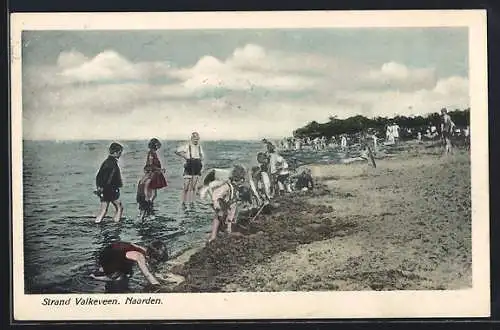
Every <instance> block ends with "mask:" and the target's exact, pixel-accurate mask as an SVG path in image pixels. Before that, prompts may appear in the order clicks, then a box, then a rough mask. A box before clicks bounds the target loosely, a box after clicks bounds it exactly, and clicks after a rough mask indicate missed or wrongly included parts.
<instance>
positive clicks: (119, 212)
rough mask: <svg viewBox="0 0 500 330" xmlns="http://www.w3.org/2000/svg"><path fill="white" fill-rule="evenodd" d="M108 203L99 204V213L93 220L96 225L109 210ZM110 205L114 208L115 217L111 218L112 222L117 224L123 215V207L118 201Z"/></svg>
mask: <svg viewBox="0 0 500 330" xmlns="http://www.w3.org/2000/svg"><path fill="white" fill-rule="evenodd" d="M109 203H110V202H101V207H100V209H99V213H98V214H97V217H96V219H95V222H96V223H100V222H101V221H102V219H103V218H104V217H105V216H106V213H107V212H108V208H109ZM111 204H113V206H114V207H115V215H114V216H113V221H114V222H119V221H120V219H121V217H122V214H123V205H122V203H121V202H120V201H119V200H115V201H112V202H111Z"/></svg>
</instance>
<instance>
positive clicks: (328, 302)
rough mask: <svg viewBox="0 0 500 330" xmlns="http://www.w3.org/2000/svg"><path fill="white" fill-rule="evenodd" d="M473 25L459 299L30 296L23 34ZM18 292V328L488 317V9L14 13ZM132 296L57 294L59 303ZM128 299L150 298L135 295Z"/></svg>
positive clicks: (447, 294)
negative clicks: (49, 302) (464, 284)
mask: <svg viewBox="0 0 500 330" xmlns="http://www.w3.org/2000/svg"><path fill="white" fill-rule="evenodd" d="M443 26H446V27H468V28H469V60H470V63H469V64H470V66H469V68H470V74H469V80H470V104H471V134H472V137H473V138H472V140H471V149H472V151H471V159H472V165H471V171H472V242H473V245H472V257H473V267H472V273H473V288H472V289H470V290H458V291H393V292H286V293H272V294H271V293H229V294H225V293H217V294H213V293H208V294H198V293H191V294H161V295H159V296H160V297H162V300H163V305H151V306H146V307H144V306H140V308H138V307H137V306H134V305H123V304H122V305H119V306H112V305H111V306H106V307H105V306H101V307H79V306H74V305H72V306H67V307H62V308H55V307H45V306H42V305H41V301H42V299H43V298H44V297H49V295H25V294H24V281H23V278H24V275H23V274H24V269H23V264H24V262H23V226H22V223H23V221H22V219H23V211H22V200H23V196H22V170H21V169H22V99H21V90H22V88H21V86H22V81H21V76H22V75H21V47H20V45H21V31H22V30H81V29H86V30H153V29H241V28H246V29H248V28H328V27H330V28H331V27H336V28H354V27H443ZM11 45H12V50H11V58H12V59H11V76H12V80H11V87H12V113H11V114H12V180H13V182H12V184H13V185H12V189H13V191H12V196H13V201H12V202H13V221H12V230H13V271H14V273H13V279H14V283H13V290H14V292H13V293H14V301H13V303H14V306H13V307H14V308H13V309H14V318H15V320H113V321H115V320H140V319H158V320H183V319H258V318H266V319H271V318H273V319H281V318H379V317H390V318H400V317H481V316H489V315H490V294H489V293H490V276H489V275H490V274H489V203H488V201H489V190H488V189H489V185H488V184H489V176H488V107H487V56H486V11H484V10H455V11H363V12H360V11H346V12H328V11H314V12H313V11H303V12H205V13H58V14H53V13H36V14H35V13H26V14H12V15H11ZM89 296H90V297H93V298H104V297H105V298H113V297H118V299H120V300H121V301H124V298H125V297H124V295H109V294H107V295H99V294H95V295H89V294H84V295H50V297H52V298H58V297H60V298H68V297H72V299H73V300H74V298H75V297H89ZM127 296H136V297H141V296H142V297H149V296H155V295H144V294H135V295H127Z"/></svg>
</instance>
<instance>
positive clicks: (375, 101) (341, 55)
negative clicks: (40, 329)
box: [10, 10, 490, 321]
mask: <svg viewBox="0 0 500 330" xmlns="http://www.w3.org/2000/svg"><path fill="white" fill-rule="evenodd" d="M486 40H487V36H486V12H485V11H482V10H453V11H346V12H342V11H337V12H332V11H295V12H203V13H202V12H198V13H194V12H185V13H22V14H21V13H19V14H13V15H11V46H12V49H11V62H10V63H11V96H12V107H11V127H12V131H11V137H12V141H11V142H12V187H13V194H12V196H13V200H12V205H13V216H12V219H11V229H12V252H13V260H12V269H13V274H12V278H13V282H12V292H13V314H14V319H15V320H17V321H29V320H36V321H42V320H53V321H56V320H57V321H61V320H64V321H71V320H80V321H82V320H84V321H91V320H104V321H119V320H166V321H168V320H209V319H218V320H236V319H238V320H241V319H249V320H255V319H316V318H322V319H325V318H330V319H337V318H356V319H357V318H403V317H405V318H412V317H430V318H432V317H480V316H489V315H490V284H489V283H490V278H489V276H490V275H489V273H490V272H489V203H488V201H489V190H488V189H489V188H488V187H489V175H488V171H489V169H488V104H487V93H488V90H487V55H486Z"/></svg>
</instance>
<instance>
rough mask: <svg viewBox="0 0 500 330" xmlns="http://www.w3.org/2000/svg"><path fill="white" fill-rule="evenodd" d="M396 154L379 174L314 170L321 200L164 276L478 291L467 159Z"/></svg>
mask: <svg viewBox="0 0 500 330" xmlns="http://www.w3.org/2000/svg"><path fill="white" fill-rule="evenodd" d="M397 148H398V149H399V151H398V153H395V154H393V155H392V156H391V157H388V158H383V159H378V160H377V167H376V168H373V167H371V166H369V165H368V163H366V162H360V163H354V164H342V165H340V164H338V165H331V164H329V165H318V164H316V165H309V166H308V167H309V168H310V169H311V170H312V174H313V176H314V177H315V180H316V181H317V188H316V189H315V190H314V191H312V192H298V193H294V194H291V195H288V196H286V197H283V198H278V199H275V200H274V201H273V202H275V203H276V204H277V205H275V208H274V209H272V210H268V212H263V214H261V215H260V216H259V217H258V218H257V220H256V221H255V222H253V223H247V222H248V217H240V224H241V225H242V226H244V227H239V228H238V229H237V230H238V231H239V232H240V233H241V235H231V236H229V235H227V234H221V235H220V237H219V239H218V240H216V241H214V242H213V243H211V244H210V245H208V246H204V247H201V248H198V249H192V250H190V251H188V252H187V253H186V254H183V255H181V256H179V257H178V258H176V259H175V260H172V261H170V262H169V263H168V264H167V265H164V266H163V268H162V269H161V270H160V273H161V274H162V278H165V279H166V278H167V277H168V276H170V277H171V278H174V279H173V280H172V282H173V283H172V284H170V285H168V286H166V287H165V288H164V291H166V292H167V291H168V292H231V291H268V292H272V291H312V290H339V291H350V290H401V289H410V290H420V289H422V290H424V289H425V290H429V289H459V288H467V287H471V285H472V272H471V259H472V256H471V208H470V205H471V200H470V161H469V156H468V153H467V152H466V151H464V150H459V151H457V152H456V153H455V154H454V155H451V156H448V157H442V156H441V155H440V151H439V150H438V149H436V148H433V147H431V146H430V145H429V144H416V143H411V144H405V145H402V146H399V147H397ZM207 235H208V234H207ZM168 274H170V275H168ZM174 275H175V276H174ZM162 291H163V290H162Z"/></svg>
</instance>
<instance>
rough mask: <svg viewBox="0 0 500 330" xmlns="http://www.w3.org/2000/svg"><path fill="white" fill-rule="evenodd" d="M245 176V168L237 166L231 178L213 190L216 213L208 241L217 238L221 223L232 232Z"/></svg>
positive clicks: (213, 204) (213, 205)
mask: <svg viewBox="0 0 500 330" xmlns="http://www.w3.org/2000/svg"><path fill="white" fill-rule="evenodd" d="M245 176H246V173H245V169H244V168H243V167H241V166H235V167H234V169H233V171H232V173H231V176H230V178H229V180H228V181H226V182H225V183H224V184H222V185H220V186H219V187H217V188H215V189H214V190H213V191H212V193H211V197H212V208H213V209H214V211H215V215H214V218H213V221H212V233H211V235H210V238H209V239H208V243H211V242H212V241H213V240H215V239H216V237H217V233H218V231H219V226H220V225H221V223H222V224H223V225H226V226H227V227H226V228H227V232H228V233H231V232H232V225H233V223H234V222H235V218H236V206H237V203H238V191H239V189H240V188H241V186H242V185H243V183H244V182H245Z"/></svg>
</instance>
